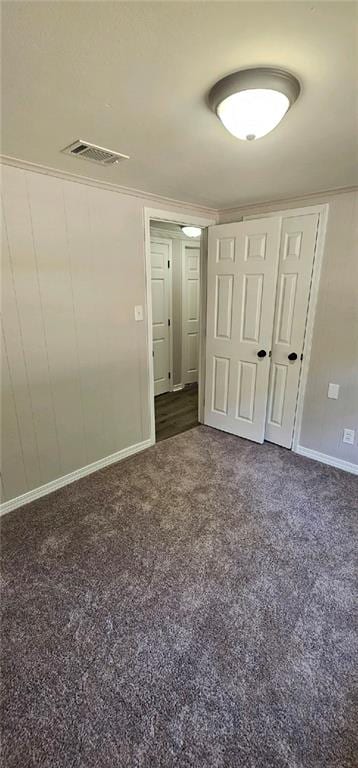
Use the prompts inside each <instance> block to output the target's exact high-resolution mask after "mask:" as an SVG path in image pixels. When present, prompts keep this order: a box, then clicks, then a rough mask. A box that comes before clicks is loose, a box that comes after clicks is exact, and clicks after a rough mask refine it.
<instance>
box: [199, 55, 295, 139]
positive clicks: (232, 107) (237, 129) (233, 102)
mask: <svg viewBox="0 0 358 768" xmlns="http://www.w3.org/2000/svg"><path fill="white" fill-rule="evenodd" d="M300 90H301V87H300V84H299V82H298V80H297V78H296V77H294V76H293V75H291V74H290V73H289V72H285V71H284V70H282V69H274V68H269V67H266V68H264V67H258V68H257V69H242V70H241V71H239V72H234V73H233V74H232V75H228V76H227V77H224V78H223V79H222V80H219V82H218V83H216V85H214V87H213V88H212V89H211V91H210V93H209V104H210V107H211V109H212V110H213V112H215V113H216V114H217V116H218V118H219V119H220V120H221V122H222V123H223V125H224V126H225V128H227V130H228V131H230V133H232V134H233V136H236V138H237V139H243V140H246V141H253V140H254V139H260V138H261V137H262V136H266V134H267V133H270V131H272V130H273V129H274V128H276V126H277V125H278V124H279V123H280V122H281V120H282V118H283V117H284V115H285V114H286V112H287V111H288V110H289V109H290V107H292V104H294V102H295V101H296V99H297V97H298V95H299V93H300Z"/></svg>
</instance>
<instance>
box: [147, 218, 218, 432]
mask: <svg viewBox="0 0 358 768" xmlns="http://www.w3.org/2000/svg"><path fill="white" fill-rule="evenodd" d="M151 221H153V223H154V222H155V221H166V222H167V223H168V224H183V225H185V224H189V225H190V224H191V225H193V226H195V227H200V228H201V229H203V230H205V229H206V227H211V226H213V225H214V224H217V221H216V217H215V216H212V217H210V218H209V217H204V216H199V215H196V214H192V215H191V214H187V213H180V212H176V211H168V210H162V209H157V208H147V207H145V208H144V249H145V296H146V307H145V319H146V324H147V360H148V406H149V429H150V431H149V440H150V444H151V445H154V443H155V410H154V376H153V354H152V349H153V333H152V285H151V258H150V223H151ZM200 240H201V241H202V240H203V235H202V237H201V238H200ZM200 253H201V254H202V253H203V251H202V247H200ZM201 266H202V258H201V262H200V267H201ZM200 308H201V307H200ZM203 334H204V324H203V323H200V333H199V349H200V350H201V349H202V346H203V339H204V336H203ZM204 343H205V342H204ZM199 359H200V355H199ZM201 379H202V365H201V364H200V363H199V392H201V391H202V381H201ZM200 412H201V408H200V397H199V417H200ZM199 420H200V418H199Z"/></svg>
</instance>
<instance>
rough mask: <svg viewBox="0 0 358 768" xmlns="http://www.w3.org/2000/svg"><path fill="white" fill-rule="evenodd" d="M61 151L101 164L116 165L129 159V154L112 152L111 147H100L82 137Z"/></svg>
mask: <svg viewBox="0 0 358 768" xmlns="http://www.w3.org/2000/svg"><path fill="white" fill-rule="evenodd" d="M61 152H64V153H65V154H66V155H73V156H75V157H82V158H83V159H84V160H90V161H91V162H92V163H97V164H98V163H99V165H114V164H115V163H120V162H121V161H122V160H129V156H128V155H121V153H120V152H112V150H111V149H106V148H105V147H98V146H97V145H96V144H90V143H89V141H82V140H81V139H78V141H74V142H73V144H70V145H69V147H65V149H62V150H61Z"/></svg>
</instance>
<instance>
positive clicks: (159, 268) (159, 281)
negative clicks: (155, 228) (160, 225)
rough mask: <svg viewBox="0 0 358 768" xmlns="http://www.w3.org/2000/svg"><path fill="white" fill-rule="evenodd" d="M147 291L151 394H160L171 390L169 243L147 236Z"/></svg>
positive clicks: (170, 256)
mask: <svg viewBox="0 0 358 768" xmlns="http://www.w3.org/2000/svg"><path fill="white" fill-rule="evenodd" d="M150 256H151V288H152V329H153V371H154V395H161V394H163V393H164V392H168V391H169V390H170V388H171V362H170V360H171V350H170V326H169V323H170V318H171V283H170V264H171V259H172V242H171V240H167V239H165V238H161V237H151V239H150Z"/></svg>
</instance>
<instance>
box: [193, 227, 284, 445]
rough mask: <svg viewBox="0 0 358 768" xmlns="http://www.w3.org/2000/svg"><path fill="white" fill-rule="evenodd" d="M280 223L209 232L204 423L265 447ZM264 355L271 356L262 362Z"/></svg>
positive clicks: (210, 228) (213, 229)
mask: <svg viewBox="0 0 358 768" xmlns="http://www.w3.org/2000/svg"><path fill="white" fill-rule="evenodd" d="M279 235H280V220H279V219H278V218H277V219H275V218H267V219H258V220H250V221H245V222H240V223H234V224H220V225H217V226H213V227H209V235H208V294H207V329H206V332H207V340H206V384H205V408H204V419H205V424H207V425H209V426H212V427H216V428H218V429H221V430H224V431H226V432H231V433H232V434H235V435H240V436H241V437H245V438H248V439H250V440H254V441H256V442H259V443H262V442H263V440H264V434H265V421H266V403H267V393H268V381H269V369H270V357H269V352H270V350H271V339H272V328H273V315H274V296H275V292H276V277H277V263H278V252H279ZM260 351H264V352H265V353H266V355H265V356H262V357H260V356H258V352H260Z"/></svg>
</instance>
